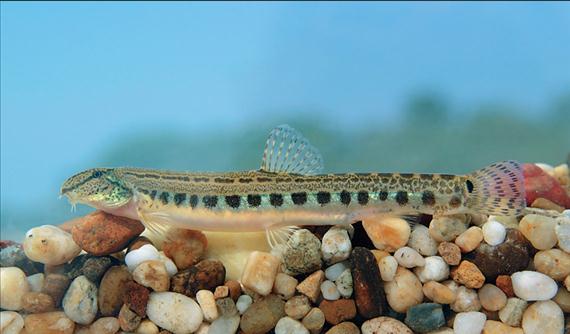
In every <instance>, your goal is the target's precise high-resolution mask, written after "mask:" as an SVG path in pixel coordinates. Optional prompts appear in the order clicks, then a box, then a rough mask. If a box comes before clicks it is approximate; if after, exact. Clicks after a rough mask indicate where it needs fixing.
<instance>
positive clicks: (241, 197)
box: [61, 125, 526, 246]
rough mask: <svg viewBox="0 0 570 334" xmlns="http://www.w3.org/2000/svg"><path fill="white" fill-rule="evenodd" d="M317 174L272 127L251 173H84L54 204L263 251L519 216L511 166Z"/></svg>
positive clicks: (294, 134)
mask: <svg viewBox="0 0 570 334" xmlns="http://www.w3.org/2000/svg"><path fill="white" fill-rule="evenodd" d="M322 171H323V158H322V155H321V154H320V152H319V151H318V149H316V148H315V147H314V146H313V145H311V143H310V142H309V141H308V140H307V139H306V138H305V137H304V136H303V135H302V134H301V133H300V132H298V131H297V130H295V129H294V128H292V127H290V126H288V125H280V126H277V127H276V128H274V129H273V130H272V131H271V132H270V134H269V137H268V138H267V141H266V143H265V150H264V151H263V158H262V162H261V167H260V168H259V169H258V170H250V171H238V172H224V173H219V172H176V171H163V170H153V169H143V168H130V167H118V168H92V169H88V170H86V171H83V172H80V173H78V174H75V175H73V176H71V177H70V178H68V179H67V180H66V181H65V182H64V183H63V185H62V187H61V195H64V196H66V197H67V198H68V200H69V202H70V203H71V204H72V205H75V204H76V203H81V204H86V205H89V206H91V207H94V208H96V209H99V210H102V211H105V212H107V213H110V214H113V215H118V216H123V217H128V218H131V219H136V220H140V221H141V222H142V223H143V224H144V225H145V227H146V228H148V229H149V230H151V231H154V232H156V233H159V234H165V233H166V232H167V231H168V230H169V229H171V228H184V229H193V230H203V231H225V232H250V231H266V233H267V238H268V241H269V242H270V244H271V245H272V246H273V245H274V244H280V243H283V242H284V240H286V239H287V235H290V233H292V231H294V230H295V229H297V228H299V227H300V226H305V225H348V224H352V223H354V222H357V221H366V220H367V219H371V218H373V217H382V216H399V217H418V216H419V215H422V214H427V215H433V216H445V215H454V214H474V213H477V214H487V215H500V216H518V215H520V214H521V213H522V211H523V210H524V209H525V207H526V205H525V195H524V184H523V176H522V170H521V165H520V163H518V162H516V161H503V162H497V163H494V164H491V165H489V166H487V167H484V168H481V169H479V170H476V171H474V172H472V173H469V174H465V175H450V174H419V173H381V172H371V173H342V174H330V173H329V174H326V173H322Z"/></svg>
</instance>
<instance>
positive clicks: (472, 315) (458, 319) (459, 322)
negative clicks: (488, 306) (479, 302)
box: [453, 312, 487, 334]
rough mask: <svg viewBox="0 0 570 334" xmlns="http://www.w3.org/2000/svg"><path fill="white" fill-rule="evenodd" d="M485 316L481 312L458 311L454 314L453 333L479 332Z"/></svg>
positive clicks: (481, 329) (470, 333)
mask: <svg viewBox="0 0 570 334" xmlns="http://www.w3.org/2000/svg"><path fill="white" fill-rule="evenodd" d="M485 321H487V316H486V315H485V314H483V313H481V312H460V313H457V314H456V315H455V320H454V321H453V332H454V333H455V334H481V332H482V331H483V327H485Z"/></svg>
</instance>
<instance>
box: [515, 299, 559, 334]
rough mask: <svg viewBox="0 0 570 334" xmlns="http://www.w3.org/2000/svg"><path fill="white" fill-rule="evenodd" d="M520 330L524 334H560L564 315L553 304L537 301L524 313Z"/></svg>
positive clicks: (548, 301) (551, 302) (547, 301)
mask: <svg viewBox="0 0 570 334" xmlns="http://www.w3.org/2000/svg"><path fill="white" fill-rule="evenodd" d="M522 329H523V330H524V333H525V334H561V333H563V332H564V314H563V313H562V310H561V309H560V307H559V306H558V305H557V304H556V303H555V302H553V301H551V300H546V301H538V302H536V303H534V304H532V305H530V306H529V307H528V308H527V309H526V311H524V314H523V317H522Z"/></svg>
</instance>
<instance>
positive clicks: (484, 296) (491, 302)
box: [478, 284, 507, 311]
mask: <svg viewBox="0 0 570 334" xmlns="http://www.w3.org/2000/svg"><path fill="white" fill-rule="evenodd" d="M478 295H479V301H480V302H481V306H482V307H483V308H484V309H486V310H487V311H498V310H500V309H502V308H503V307H504V306H505V305H506V304H507V296H506V295H505V293H504V292H503V291H502V290H501V289H499V288H497V287H496V286H495V285H493V284H485V285H483V287H482V288H481V289H479V291H478Z"/></svg>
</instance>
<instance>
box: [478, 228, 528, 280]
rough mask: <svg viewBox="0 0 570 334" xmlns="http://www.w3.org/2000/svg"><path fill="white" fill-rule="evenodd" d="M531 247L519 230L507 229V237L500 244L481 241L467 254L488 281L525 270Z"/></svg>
mask: <svg viewBox="0 0 570 334" xmlns="http://www.w3.org/2000/svg"><path fill="white" fill-rule="evenodd" d="M531 249H532V246H531V245H530V243H529V242H528V241H527V240H526V239H525V237H524V235H523V234H522V233H521V232H519V231H518V230H515V229H507V237H506V239H505V242H503V243H502V244H500V245H497V246H490V245H488V244H487V243H481V245H480V246H479V247H478V248H477V249H475V250H474V251H473V252H471V253H469V254H467V255H468V258H469V259H470V261H471V262H473V263H474V264H475V265H476V266H477V267H478V268H479V270H481V272H482V273H483V275H485V278H486V279H487V280H488V281H494V280H495V279H496V278H497V276H499V275H511V274H513V273H515V272H517V271H520V270H525V269H526V268H527V266H528V264H529V262H530V256H529V252H530V251H531Z"/></svg>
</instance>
